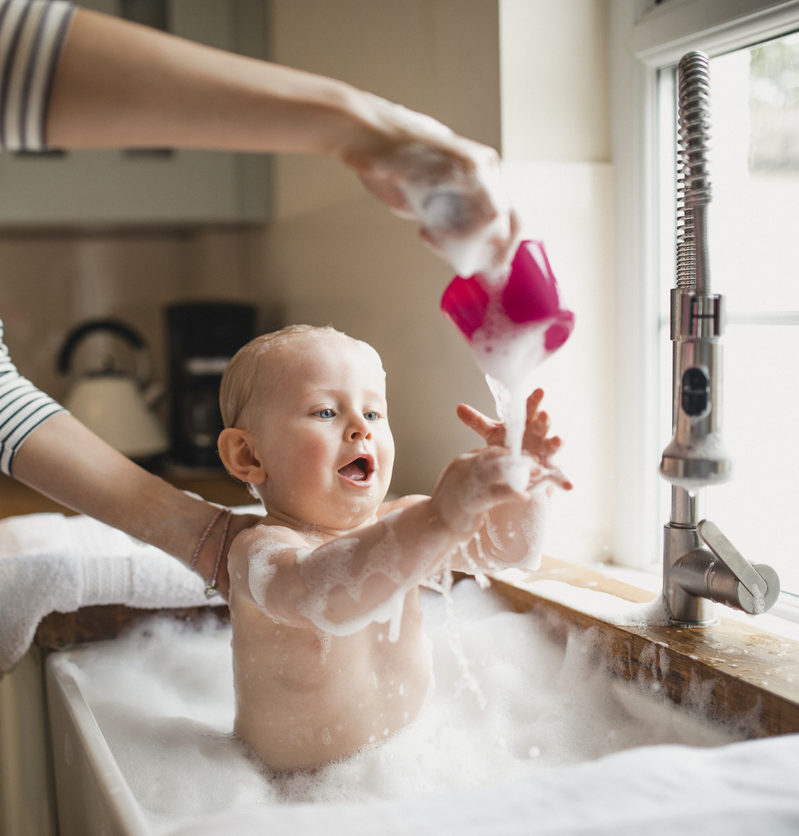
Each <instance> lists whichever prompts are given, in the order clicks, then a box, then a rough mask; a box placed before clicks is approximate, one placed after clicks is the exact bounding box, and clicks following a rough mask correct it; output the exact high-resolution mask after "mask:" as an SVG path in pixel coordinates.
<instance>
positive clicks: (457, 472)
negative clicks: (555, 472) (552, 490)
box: [430, 447, 537, 536]
mask: <svg viewBox="0 0 799 836" xmlns="http://www.w3.org/2000/svg"><path fill="white" fill-rule="evenodd" d="M519 467H523V468H525V469H528V468H534V469H537V465H536V464H535V462H534V461H533V460H532V459H528V458H527V457H524V459H523V461H521V462H519V461H518V460H517V459H515V458H514V457H512V456H511V455H510V454H509V453H508V452H507V450H504V449H502V448H501V447H485V448H483V449H482V450H477V451H474V452H471V453H464V454H463V455H461V456H458V457H457V458H456V459H453V461H452V462H450V464H449V465H448V466H447V467H446V469H445V470H444V472H443V473H442V474H441V476H440V477H439V479H438V482H437V484H436V487H435V488H434V490H433V494H432V496H431V497H430V503H431V505H432V507H433V509H434V511H435V512H436V514H437V516H438V517H439V519H441V520H442V522H443V523H444V524H445V525H446V526H447V528H449V530H450V531H452V532H453V533H456V534H462V535H465V536H470V535H471V534H473V533H474V532H475V531H476V530H477V529H478V528H479V527H480V524H481V523H482V521H483V517H484V515H485V513H486V512H487V511H490V510H491V508H493V507H494V506H495V505H500V504H504V503H508V502H514V501H515V502H526V501H528V500H529V499H530V497H529V495H528V494H527V493H524V492H520V491H517V490H515V489H514V488H513V487H512V483H513V482H514V481H518V479H517V478H515V477H516V476H517V474H515V471H516V470H517V469H518V468H519ZM529 476H530V474H529V470H528V472H527V474H526V477H525V478H523V479H522V480H521V481H522V482H526V481H528V480H529Z"/></svg>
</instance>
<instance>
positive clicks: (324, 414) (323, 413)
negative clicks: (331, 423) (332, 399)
mask: <svg viewBox="0 0 799 836" xmlns="http://www.w3.org/2000/svg"><path fill="white" fill-rule="evenodd" d="M314 415H318V416H319V417H320V418H335V417H336V413H335V411H334V410H332V409H330V407H329V406H327V407H325V408H324V409H320V410H318V411H317V412H315V413H314Z"/></svg>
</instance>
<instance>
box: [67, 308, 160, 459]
mask: <svg viewBox="0 0 799 836" xmlns="http://www.w3.org/2000/svg"><path fill="white" fill-rule="evenodd" d="M98 331H106V332H110V333H112V334H114V335H116V336H118V337H121V338H122V339H123V340H124V342H125V343H126V344H127V346H129V348H130V349H131V350H132V351H133V352H135V353H136V357H135V358H134V359H136V360H139V362H138V363H137V364H136V368H137V373H136V374H133V373H130V372H124V371H120V370H117V369H116V368H115V367H114V363H113V361H109V359H108V358H104V361H103V363H102V364H101V368H99V369H96V370H91V371H86V372H83V373H82V374H79V375H78V376H77V377H76V379H75V381H74V383H73V384H72V386H71V387H70V389H69V391H68V392H67V395H66V397H65V399H64V406H65V407H66V408H67V409H68V410H69V411H70V412H71V413H72V414H73V415H74V416H75V418H77V419H78V420H79V421H80V422H81V423H83V424H85V425H86V426H87V427H88V428H89V429H90V430H92V431H93V432H95V433H96V434H97V435H99V436H100V438H102V439H104V440H105V441H107V442H108V443H109V444H110V445H111V446H112V447H115V448H116V449H117V450H119V451H120V452H121V453H124V454H125V455H126V456H128V457H129V458H131V459H135V460H137V461H141V462H147V461H150V460H152V459H154V458H156V457H157V456H159V455H161V454H162V453H165V452H166V450H167V447H168V441H167V437H166V432H165V431H164V428H163V427H162V426H161V424H160V423H159V421H158V418H157V417H156V416H155V414H154V413H153V412H152V411H151V409H150V408H149V404H148V400H147V396H146V394H145V390H146V387H147V382H146V380H144V379H143V376H142V373H141V371H140V368H141V361H142V358H144V359H147V355H146V346H145V343H144V340H143V339H142V338H141V336H139V334H137V333H136V332H135V331H134V330H133V329H132V328H130V327H129V326H128V325H125V324H124V323H122V322H119V321H117V320H113V319H97V320H91V321H89V322H86V323H84V324H82V325H79V326H78V327H77V328H75V329H74V330H73V331H71V332H70V333H69V334H68V335H67V338H66V340H65V341H64V345H63V346H62V348H61V351H60V353H59V356H58V370H59V371H60V372H61V373H62V374H64V375H67V374H70V372H71V371H72V365H73V355H74V352H75V350H76V349H77V347H78V345H79V344H80V343H81V342H83V340H84V339H85V338H86V337H87V336H88V335H89V334H94V333H97V332H98Z"/></svg>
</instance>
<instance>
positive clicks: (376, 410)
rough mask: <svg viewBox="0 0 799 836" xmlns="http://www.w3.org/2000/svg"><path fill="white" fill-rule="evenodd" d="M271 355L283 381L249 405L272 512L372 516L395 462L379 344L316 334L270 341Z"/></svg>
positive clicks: (350, 521)
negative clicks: (376, 347) (276, 343)
mask: <svg viewBox="0 0 799 836" xmlns="http://www.w3.org/2000/svg"><path fill="white" fill-rule="evenodd" d="M273 351H274V352H275V353H274V354H273V353H272V352H273ZM266 362H269V363H279V366H278V368H279V370H280V372H279V376H278V379H277V382H276V383H274V384H270V389H269V390H268V391H266V392H264V393H263V395H259V396H258V397H256V398H254V399H253V400H251V402H250V404H249V405H248V413H249V414H250V415H251V416H252V421H253V424H254V427H253V429H254V432H253V434H254V435H255V437H256V439H257V445H258V452H259V454H260V456H261V461H262V463H263V464H264V469H265V470H266V474H267V479H266V483H265V485H264V486H263V494H262V495H263V498H264V502H265V504H266V508H267V511H268V513H269V514H271V515H273V516H275V517H281V518H283V519H284V520H286V521H287V522H294V523H297V524H299V525H311V526H314V527H319V528H322V529H325V530H331V531H345V530H348V529H351V528H353V527H355V526H357V525H360V524H362V523H364V522H367V521H369V520H371V519H372V518H373V517H374V513H375V511H376V510H377V508H378V507H379V506H380V504H381V502H382V501H383V499H384V498H385V495H386V492H387V491H388V486H389V483H390V481H391V472H392V469H393V466H394V439H393V437H392V435H391V429H390V428H389V424H388V417H387V414H386V411H387V408H386V385H385V374H384V372H383V368H382V365H381V363H380V358H379V356H378V354H377V352H375V351H374V349H372V348H371V347H370V346H368V345H367V344H366V343H361V342H358V341H356V340H353V339H350V338H349V337H344V336H343V335H338V334H332V335H331V334H319V333H311V334H302V335H296V336H294V337H292V338H291V339H289V340H287V341H286V342H285V343H284V344H282V345H279V346H275V347H274V348H273V349H270V354H269V358H268V360H267V361H266ZM258 385H259V384H257V383H256V388H257V387H258ZM252 407H254V409H251V408H252Z"/></svg>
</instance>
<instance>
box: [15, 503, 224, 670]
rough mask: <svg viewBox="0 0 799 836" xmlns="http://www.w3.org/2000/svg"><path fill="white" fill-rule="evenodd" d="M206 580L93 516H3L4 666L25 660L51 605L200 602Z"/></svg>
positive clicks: (60, 607)
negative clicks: (37, 629)
mask: <svg viewBox="0 0 799 836" xmlns="http://www.w3.org/2000/svg"><path fill="white" fill-rule="evenodd" d="M219 600H220V599H218V598H217V599H212V600H211V601H210V602H209V601H208V600H207V599H206V597H205V583H204V582H203V580H202V578H200V577H199V576H198V575H196V574H195V573H194V572H191V571H190V570H189V569H188V568H186V567H185V566H183V564H181V563H179V562H178V561H177V560H175V559H174V558H173V557H170V556H169V555H167V554H166V553H165V552H162V551H161V550H160V549H157V548H155V547H153V546H148V545H146V544H145V543H142V542H140V541H139V540H134V539H133V538H132V537H129V536H128V535H127V534H124V533H123V532H121V531H118V530H117V529H115V528H111V527H110V526H107V525H104V524H103V523H100V522H97V521H96V520H93V519H91V518H90V517H83V516H77V517H65V516H64V515H63V514H26V515H25V516H21V517H9V518H8V519H4V520H0V674H2V673H5V672H7V671H9V670H11V668H12V667H13V666H14V665H15V664H16V663H17V662H18V661H19V659H20V658H21V657H22V656H23V655H24V654H25V652H26V651H27V649H28V648H29V647H30V644H31V642H32V641H33V636H34V634H35V632H36V628H37V626H38V624H39V622H40V621H41V619H42V618H43V617H44V616H45V615H47V614H48V613H51V612H54V611H57V612H74V611H75V610H77V609H79V608H80V607H87V606H92V605H95V604H127V605H128V606H131V607H140V608H145V609H146V608H159V607H195V606H200V605H206V604H208V603H219Z"/></svg>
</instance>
